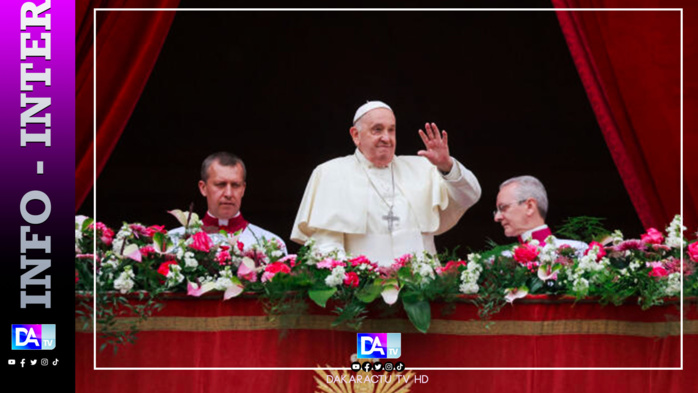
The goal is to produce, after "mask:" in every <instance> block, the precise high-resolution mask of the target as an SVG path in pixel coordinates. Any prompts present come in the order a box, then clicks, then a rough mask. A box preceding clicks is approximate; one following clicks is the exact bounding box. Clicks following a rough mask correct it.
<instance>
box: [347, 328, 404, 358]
mask: <svg viewBox="0 0 698 393" xmlns="http://www.w3.org/2000/svg"><path fill="white" fill-rule="evenodd" d="M400 340H401V339H400V333H357V334H356V351H357V352H356V353H357V357H358V358H359V359H397V358H399V357H400V355H401V354H402V346H401V341H400Z"/></svg>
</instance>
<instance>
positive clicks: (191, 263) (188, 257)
mask: <svg viewBox="0 0 698 393" xmlns="http://www.w3.org/2000/svg"><path fill="white" fill-rule="evenodd" d="M184 266H186V267H197V266H199V262H198V261H197V260H196V258H194V253H193V252H191V251H187V252H185V253H184Z"/></svg>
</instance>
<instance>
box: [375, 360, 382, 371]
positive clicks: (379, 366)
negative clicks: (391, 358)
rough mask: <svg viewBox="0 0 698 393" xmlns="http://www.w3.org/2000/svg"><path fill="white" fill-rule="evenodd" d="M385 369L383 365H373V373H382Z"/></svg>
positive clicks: (377, 363)
mask: <svg viewBox="0 0 698 393" xmlns="http://www.w3.org/2000/svg"><path fill="white" fill-rule="evenodd" d="M382 369H383V363H381V362H375V363H373V371H381V370H382Z"/></svg>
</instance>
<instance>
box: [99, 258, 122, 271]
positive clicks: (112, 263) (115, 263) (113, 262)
mask: <svg viewBox="0 0 698 393" xmlns="http://www.w3.org/2000/svg"><path fill="white" fill-rule="evenodd" d="M120 264H121V263H120V261H119V260H118V259H116V258H114V256H113V255H112V256H110V257H109V259H107V260H106V261H105V262H102V268H105V267H106V268H112V269H114V270H116V269H117V268H118V267H119V265H120Z"/></svg>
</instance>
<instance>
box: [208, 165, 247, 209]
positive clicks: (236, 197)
mask: <svg viewBox="0 0 698 393" xmlns="http://www.w3.org/2000/svg"><path fill="white" fill-rule="evenodd" d="M245 186H246V184H245V180H244V176H243V169H242V165H239V164H238V165H234V166H223V165H221V164H220V163H218V161H214V162H213V164H211V166H210V167H209V168H208V179H207V180H206V181H205V182H204V181H203V180H199V191H201V195H203V196H205V197H206V202H207V203H208V211H209V212H211V214H212V215H214V216H215V217H218V218H221V219H224V220H227V219H229V218H233V217H235V215H236V214H238V212H239V211H240V205H241V203H242V196H243V195H245Z"/></svg>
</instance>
